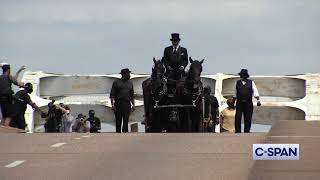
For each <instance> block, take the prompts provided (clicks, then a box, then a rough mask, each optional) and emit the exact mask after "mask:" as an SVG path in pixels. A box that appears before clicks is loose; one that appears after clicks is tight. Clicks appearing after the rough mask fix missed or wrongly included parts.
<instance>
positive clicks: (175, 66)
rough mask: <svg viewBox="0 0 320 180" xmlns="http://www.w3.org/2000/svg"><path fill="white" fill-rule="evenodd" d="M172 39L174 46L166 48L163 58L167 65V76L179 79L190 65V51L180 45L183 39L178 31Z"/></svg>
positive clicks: (172, 35)
mask: <svg viewBox="0 0 320 180" xmlns="http://www.w3.org/2000/svg"><path fill="white" fill-rule="evenodd" d="M170 40H171V42H172V46H169V47H166V48H165V49H164V53H163V58H162V60H163V62H164V65H165V67H166V74H165V75H166V77H168V78H169V79H174V80H178V79H180V77H181V75H182V74H183V73H184V69H185V68H186V66H187V65H188V52H187V49H186V48H184V47H181V46H180V45H179V43H180V40H181V39H180V37H179V34H178V33H172V34H171V39H170Z"/></svg>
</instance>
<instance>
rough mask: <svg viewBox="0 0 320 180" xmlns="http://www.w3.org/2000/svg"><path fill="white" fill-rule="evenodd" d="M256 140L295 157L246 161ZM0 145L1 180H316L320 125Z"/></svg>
mask: <svg viewBox="0 0 320 180" xmlns="http://www.w3.org/2000/svg"><path fill="white" fill-rule="evenodd" d="M301 127H302V128H301ZM297 129H300V130H299V131H298V132H299V133H297V132H296V131H297ZM263 142H271V143H300V151H301V154H300V158H301V159H300V160H299V161H253V160H252V144H254V143H263ZM0 144H1V146H0V180H16V179H23V180H29V179H30V180H41V179H45V180H55V179H59V180H63V179H68V180H69V179H70V180H73V179H74V180H91V179H94V180H95V179H99V180H100V179H108V180H122V179H129V180H135V179H137V180H138V179H139V180H150V179H156V180H158V179H159V180H160V179H161V180H162V179H174V180H179V179H183V180H188V179H199V180H200V179H201V180H205V179H210V180H212V179H237V180H246V179H317V180H318V179H320V156H317V153H318V152H319V150H320V122H316V123H311V124H310V123H309V122H308V123H307V122H302V121H299V122H298V121H297V122H292V121H290V122H287V121H283V122H280V123H278V124H276V125H275V126H274V127H273V128H272V129H271V131H270V132H269V133H268V134H267V133H251V134H208V133H207V134H143V133H128V134H113V133H101V134H22V133H20V134H19V133H1V134H0Z"/></svg>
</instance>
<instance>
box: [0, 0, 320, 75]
mask: <svg viewBox="0 0 320 180" xmlns="http://www.w3.org/2000/svg"><path fill="white" fill-rule="evenodd" d="M319 19H320V1H319V0H197V1H195V0H157V1H155V0H106V1H102V0H101V1H99V0H90V1H89V0H69V1H67V0H52V1H49V0H0V61H6V62H9V63H10V64H12V65H13V68H14V69H17V68H18V66H20V65H23V64H24V65H26V66H27V67H28V69H29V70H43V71H47V72H56V73H80V74H110V73H117V72H119V71H120V69H121V68H124V67H129V68H130V69H132V70H133V72H136V73H149V72H150V71H151V67H152V57H153V56H154V57H156V58H158V59H160V58H161V57H162V54H163V49H164V48H165V47H166V46H168V45H170V43H171V42H170V41H169V39H170V33H171V32H179V33H180V34H181V38H182V41H181V45H182V46H184V47H186V48H187V49H188V53H189V55H190V56H192V57H193V58H194V59H202V58H204V59H205V63H204V73H206V74H209V73H210V74H213V73H217V72H224V73H238V72H239V71H240V69H241V68H248V69H249V72H250V73H251V74H255V75H263V74H268V75H270V74H272V75H278V74H300V73H306V72H319V69H320V59H319V57H320V23H319ZM14 71H15V70H14Z"/></svg>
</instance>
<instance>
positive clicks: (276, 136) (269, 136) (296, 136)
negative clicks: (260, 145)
mask: <svg viewBox="0 0 320 180" xmlns="http://www.w3.org/2000/svg"><path fill="white" fill-rule="evenodd" d="M267 137H268V136H267ZM269 137H272V138H320V136H269Z"/></svg>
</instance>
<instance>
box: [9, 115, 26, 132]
mask: <svg viewBox="0 0 320 180" xmlns="http://www.w3.org/2000/svg"><path fill="white" fill-rule="evenodd" d="M10 126H11V127H14V128H18V129H22V130H25V129H26V120H25V118H24V113H18V114H15V115H14V116H13V117H12V120H11V122H10Z"/></svg>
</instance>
